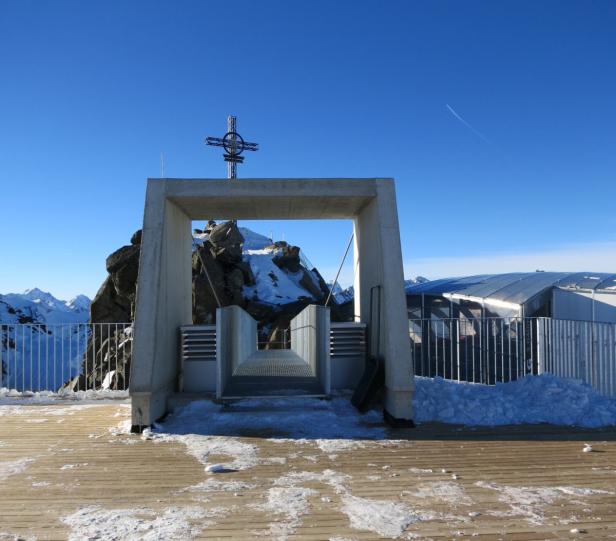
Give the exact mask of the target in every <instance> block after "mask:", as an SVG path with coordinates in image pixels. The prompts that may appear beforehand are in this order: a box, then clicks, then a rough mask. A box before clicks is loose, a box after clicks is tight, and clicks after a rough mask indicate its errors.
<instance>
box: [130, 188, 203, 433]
mask: <svg viewBox="0 0 616 541" xmlns="http://www.w3.org/2000/svg"><path fill="white" fill-rule="evenodd" d="M165 189H166V184H165V183H161V182H153V181H148V188H147V193H146V204H145V212H144V218H143V234H142V238H141V255H140V259H139V268H140V270H141V269H144V268H148V272H141V271H140V272H139V279H138V283H137V303H136V313H135V322H134V335H135V340H134V345H133V358H132V364H131V379H130V394H131V399H132V425H133V429H134V430H138V429H139V428H142V427H144V426H149V425H151V424H152V423H153V422H154V421H156V419H158V418H160V417H162V416H163V415H164V414H165V412H166V397H167V396H168V395H169V394H170V393H172V392H173V391H174V390H175V388H176V382H177V376H178V362H179V355H178V351H179V334H178V328H179V327H180V326H181V325H188V324H191V323H192V291H191V284H192V279H191V276H192V264H191V251H192V234H191V220H190V218H189V217H188V216H187V215H186V214H185V213H184V212H183V211H182V210H181V209H180V208H179V207H178V206H177V205H176V204H174V203H173V202H171V201H170V200H169V199H166V198H165V195H164V192H165ZM144 337H147V338H144Z"/></svg>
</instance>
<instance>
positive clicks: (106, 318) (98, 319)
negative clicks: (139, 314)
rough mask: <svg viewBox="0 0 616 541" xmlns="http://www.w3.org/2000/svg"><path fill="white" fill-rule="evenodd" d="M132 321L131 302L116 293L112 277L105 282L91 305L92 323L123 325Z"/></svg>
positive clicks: (108, 277)
mask: <svg viewBox="0 0 616 541" xmlns="http://www.w3.org/2000/svg"><path fill="white" fill-rule="evenodd" d="M127 321H131V301H130V299H128V298H126V297H123V296H122V295H119V294H118V293H117V292H116V289H115V286H114V284H113V278H112V276H111V275H109V276H107V279H106V280H105V281H104V282H103V285H102V286H101V287H100V289H99V290H98V292H97V293H96V297H94V300H93V301H92V303H91V304H90V322H92V323H122V322H127Z"/></svg>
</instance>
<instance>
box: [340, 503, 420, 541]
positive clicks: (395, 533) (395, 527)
mask: <svg viewBox="0 0 616 541" xmlns="http://www.w3.org/2000/svg"><path fill="white" fill-rule="evenodd" d="M341 511H342V512H343V513H344V514H345V515H347V517H348V518H349V522H350V524H351V527H352V528H355V529H357V530H370V531H371V532H375V533H378V534H379V535H381V536H383V537H389V538H392V539H393V538H396V537H399V536H400V535H401V534H402V533H403V532H404V530H405V529H406V528H407V526H409V525H411V524H414V523H416V522H419V521H420V520H421V516H420V515H418V514H416V513H414V512H413V511H412V510H411V509H410V508H409V507H408V506H406V505H405V504H402V503H397V502H389V501H383V500H370V499H367V498H360V497H358V496H351V495H345V496H343V498H342V508H341Z"/></svg>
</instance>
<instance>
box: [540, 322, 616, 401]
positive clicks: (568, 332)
mask: <svg viewBox="0 0 616 541" xmlns="http://www.w3.org/2000/svg"><path fill="white" fill-rule="evenodd" d="M537 341H538V349H537V360H538V366H539V372H540V373H542V372H550V373H551V374H554V375H557V376H561V377H566V378H574V379H579V380H581V381H583V382H585V383H588V384H589V385H591V386H592V387H594V388H595V389H596V390H597V391H599V392H600V393H601V394H603V395H605V396H611V397H615V398H616V323H597V322H591V321H571V320H563V319H551V318H540V319H539V320H538V321H537Z"/></svg>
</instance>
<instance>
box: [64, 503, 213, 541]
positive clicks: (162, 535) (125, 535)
mask: <svg viewBox="0 0 616 541" xmlns="http://www.w3.org/2000/svg"><path fill="white" fill-rule="evenodd" d="M207 516H209V515H208V513H207V512H206V510H204V509H201V508H199V507H170V508H168V509H165V510H164V511H163V512H162V513H156V512H155V511H153V510H151V509H146V508H137V509H103V508H102V507H100V506H97V505H94V506H90V507H84V508H82V509H79V510H77V511H75V512H74V513H72V514H70V515H67V516H65V517H63V518H62V519H61V520H62V522H63V523H64V524H66V525H68V526H69V527H70V528H71V531H70V533H69V541H87V540H90V539H105V540H110V541H136V540H148V541H149V540H151V541H154V540H159V539H190V538H192V537H195V536H197V535H199V533H200V532H201V531H202V529H203V528H206V527H207V526H209V525H211V524H212V521H207V520H204V518H205V517H207ZM194 521H198V525H197V524H194Z"/></svg>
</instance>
